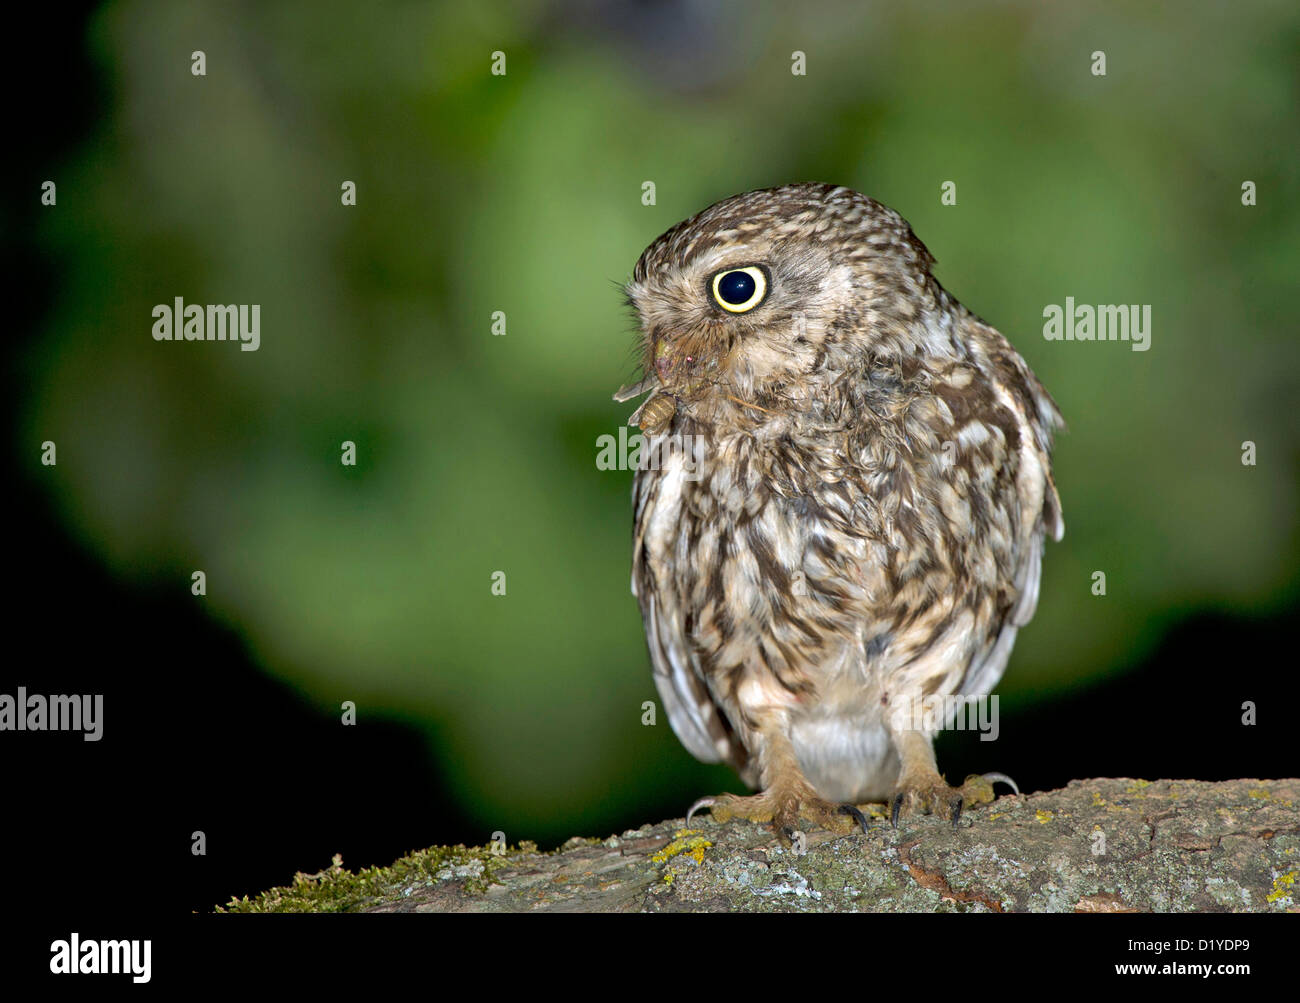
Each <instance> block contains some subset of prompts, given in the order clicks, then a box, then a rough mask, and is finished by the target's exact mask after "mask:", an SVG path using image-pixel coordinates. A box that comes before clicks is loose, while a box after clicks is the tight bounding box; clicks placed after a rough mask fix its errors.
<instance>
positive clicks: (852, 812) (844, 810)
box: [839, 804, 867, 833]
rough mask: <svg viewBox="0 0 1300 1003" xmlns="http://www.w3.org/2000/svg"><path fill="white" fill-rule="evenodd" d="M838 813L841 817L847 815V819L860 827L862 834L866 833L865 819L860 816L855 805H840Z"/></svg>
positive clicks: (860, 813)
mask: <svg viewBox="0 0 1300 1003" xmlns="http://www.w3.org/2000/svg"><path fill="white" fill-rule="evenodd" d="M839 812H840V814H841V815H847V816H849V818H851V819H853V821H855V822H857V823H858V825H859V826H861V827H862V831H863V832H864V833H865V832H866V831H867V817H866V816H865V815H863V814H862V812H861V811H860V810H859V809H858V806H857V805H855V804H842V805H840V808H839Z"/></svg>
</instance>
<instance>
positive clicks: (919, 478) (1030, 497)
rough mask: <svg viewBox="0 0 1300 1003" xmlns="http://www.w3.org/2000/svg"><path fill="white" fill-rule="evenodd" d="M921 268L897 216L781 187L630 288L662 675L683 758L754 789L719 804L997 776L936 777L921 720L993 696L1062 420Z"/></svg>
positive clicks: (1053, 531) (1035, 559)
mask: <svg viewBox="0 0 1300 1003" xmlns="http://www.w3.org/2000/svg"><path fill="white" fill-rule="evenodd" d="M933 264H934V259H933V258H932V257H931V256H930V253H929V252H928V251H927V250H926V248H925V246H924V245H923V244H922V243H921V242H920V241H919V240H918V239H917V238H916V236H915V235H914V234H913V233H912V230H911V228H910V227H909V226H908V224H907V222H906V221H905V220H904V219H903V218H902V217H901V216H899V215H898V214H897V213H895V212H894V211H893V210H891V209H888V208H887V207H885V206H883V205H881V204H880V203H878V202H876V201H874V200H872V199H870V198H867V197H866V196H864V195H860V194H859V193H857V192H854V191H851V190H849V189H847V188H837V187H833V186H830V185H789V186H786V187H784V188H776V189H769V190H764V191H756V192H749V193H747V194H744V195H738V196H735V197H734V198H729V199H726V200H724V201H722V202H719V203H717V204H716V205H713V206H711V207H710V208H708V209H706V210H704V211H703V212H701V213H699V214H698V215H696V216H693V217H691V218H690V219H688V220H686V221H684V222H683V223H680V224H679V225H677V226H675V227H673V229H671V230H669V231H668V232H667V233H665V234H664V235H663V236H662V237H660V238H659V239H658V240H656V241H655V242H654V243H653V244H651V245H650V247H649V248H647V249H646V251H645V253H644V254H642V255H641V259H640V260H639V261H638V262H637V265H636V270H635V272H634V274H633V278H632V281H631V282H630V283H629V284H628V286H627V291H628V295H629V298H630V300H631V302H632V304H633V306H634V307H635V309H636V311H637V314H638V317H639V320H640V326H641V331H642V335H643V366H644V378H643V379H642V380H641V382H640V383H639V384H637V385H635V386H632V387H629V388H627V389H625V390H622V391H620V393H619V394H618V395H616V396H617V397H618V398H619V399H622V400H627V399H630V398H631V397H633V396H636V395H638V394H641V393H649V394H650V396H649V397H648V398H647V400H646V401H645V403H643V404H642V406H641V408H639V409H638V411H637V414H636V415H635V416H634V423H640V424H641V425H642V427H643V429H645V434H646V437H647V442H646V447H645V448H644V449H643V455H644V456H646V457H648V458H650V459H651V461H652V462H649V463H646V464H643V469H641V470H639V471H638V473H637V475H636V482H635V489H634V495H635V520H636V523H635V550H634V554H633V569H632V590H633V592H634V593H635V594H636V596H637V598H638V600H639V602H640V605H641V612H642V616H643V618H644V621H645V629H646V636H647V640H648V643H649V648H650V654H651V658H652V661H653V663H654V678H655V682H656V684H657V687H658V690H659V693H660V696H661V698H662V700H663V703H664V707H665V710H666V712H667V715H668V719H669V721H670V722H671V724H672V727H673V729H674V731H675V732H676V733H677V735H678V737H679V738H680V739H681V741H682V743H683V744H684V745H685V746H686V747H687V749H689V750H690V751H691V752H692V753H693V754H694V755H695V756H696V757H698V758H699V759H702V760H705V761H724V762H727V763H730V764H731V765H733V766H734V767H735V768H736V769H737V770H738V771H739V772H740V774H741V776H742V777H743V779H744V780H745V782H746V783H748V784H749V785H750V786H751V787H753V788H756V789H758V790H759V791H760V793H759V794H757V795H755V796H754V797H751V798H737V797H734V796H731V795H721V796H719V797H716V798H706V799H704V800H703V801H702V802H700V804H703V805H707V806H708V807H710V808H711V809H712V812H713V815H714V817H715V818H723V819H725V818H727V817H730V816H733V815H738V816H743V817H747V818H751V819H758V820H763V821H771V822H773V824H774V827H775V828H776V831H777V832H778V834H780V835H781V836H782V838H788V837H789V836H790V834H791V833H792V831H793V830H794V829H795V828H798V825H797V822H798V819H799V818H800V817H804V818H807V819H809V820H811V821H814V822H817V823H820V824H823V825H827V826H831V827H836V828H841V827H843V825H844V824H845V823H846V822H847V820H848V819H849V818H852V817H859V816H857V813H856V810H854V809H846V808H842V807H841V805H843V804H846V803H847V804H848V805H853V804H856V803H862V802H868V801H880V800H890V799H892V800H893V802H894V807H895V818H897V813H898V810H899V809H900V808H901V809H904V810H907V811H913V810H918V809H919V810H935V811H938V812H940V813H942V814H946V815H950V816H951V817H952V818H953V819H954V821H955V820H956V817H957V814H958V813H959V812H960V808H961V798H962V797H963V796H964V797H965V798H966V799H967V800H971V799H974V800H980V799H981V794H980V792H981V791H982V790H983V791H986V790H987V788H988V785H987V784H984V785H982V788H981V786H980V785H978V784H975V785H971V784H969V783H968V785H967V786H966V787H964V788H962V789H960V790H957V789H953V788H950V787H948V785H947V784H946V783H945V782H944V781H943V779H942V777H940V775H939V773H938V771H937V768H936V765H935V760H934V753H933V751H932V741H933V737H934V733H935V731H936V730H937V729H938V727H941V726H942V722H939V723H936V722H934V721H933V720H930V721H928V722H927V721H925V720H923V719H922V717H921V716H919V715H917V714H916V710H917V707H918V705H919V704H920V703H921V702H922V701H925V700H926V699H927V698H951V697H956V696H967V697H977V696H982V695H984V694H987V693H988V692H989V691H990V690H991V689H992V687H993V686H994V685H995V684H996V683H997V681H998V679H999V678H1000V676H1001V675H1002V672H1003V669H1004V668H1005V666H1006V662H1007V657H1008V655H1009V654H1010V651H1011V645H1012V642H1013V641H1014V639H1015V635H1016V631H1017V629H1018V628H1019V627H1021V626H1023V625H1024V624H1026V623H1027V622H1028V621H1029V619H1030V617H1032V616H1033V613H1034V608H1035V605H1036V603H1037V600H1038V585H1039V568H1040V562H1041V556H1042V551H1043V539H1044V536H1045V535H1046V534H1050V535H1051V536H1052V537H1053V538H1055V539H1060V537H1061V533H1062V530H1063V524H1062V521H1061V508H1060V502H1059V500H1058V498H1057V494H1056V488H1055V486H1054V484H1053V481H1052V474H1051V462H1050V450H1051V438H1052V431H1053V428H1054V427H1055V426H1058V425H1060V424H1061V417H1060V414H1059V413H1058V411H1057V409H1056V406H1055V404H1054V403H1053V402H1052V399H1051V397H1050V396H1049V395H1048V393H1047V391H1046V390H1044V388H1043V387H1042V385H1041V384H1040V383H1039V382H1038V380H1037V379H1036V378H1035V376H1034V374H1033V373H1032V372H1031V371H1030V369H1029V366H1028V365H1027V364H1026V363H1025V361H1024V359H1022V358H1021V357H1020V356H1019V354H1017V352H1016V351H1015V349H1014V348H1012V347H1011V345H1010V344H1009V343H1008V342H1007V340H1006V339H1005V338H1004V337H1003V336H1002V335H1001V334H999V333H998V332H997V331H996V330H994V329H993V328H992V327H989V326H988V325H987V324H985V323H983V322H982V321H981V320H980V319H979V318H977V317H975V316H974V315H973V314H971V313H970V312H969V311H968V310H966V309H965V308H964V307H963V306H962V305H961V304H960V303H958V302H957V301H956V300H955V299H954V298H953V297H952V296H950V295H949V294H948V293H947V292H945V291H944V289H943V288H942V287H940V285H939V283H938V282H936V281H935V279H934V278H933V277H932V275H931V274H930V269H931V266H932V265H933ZM972 779H973V778H972ZM846 811H847V812H848V814H847V815H846V814H843V812H846Z"/></svg>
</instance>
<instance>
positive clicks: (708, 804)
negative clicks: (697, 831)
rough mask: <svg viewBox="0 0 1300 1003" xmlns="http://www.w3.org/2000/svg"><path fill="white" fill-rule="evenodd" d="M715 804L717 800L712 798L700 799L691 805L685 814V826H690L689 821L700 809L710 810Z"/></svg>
mask: <svg viewBox="0 0 1300 1003" xmlns="http://www.w3.org/2000/svg"><path fill="white" fill-rule="evenodd" d="M717 803H718V799H717V798H713V797H703V798H700V799H699V800H698V801H696V802H695V804H693V805H691V807H690V809H689V810H688V811H687V812H686V825H687V826H688V827H689V826H690V824H691V819H692V818H693V817H694V816H695V813H696V812H697V811H699V810H700V809H701V808H712V807H713V806H714V805H715V804H717Z"/></svg>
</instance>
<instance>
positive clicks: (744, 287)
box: [718, 272, 755, 306]
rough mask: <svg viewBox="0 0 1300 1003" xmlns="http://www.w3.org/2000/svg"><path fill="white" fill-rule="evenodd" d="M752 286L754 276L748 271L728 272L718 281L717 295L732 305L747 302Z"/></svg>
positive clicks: (752, 292) (751, 293) (752, 291)
mask: <svg viewBox="0 0 1300 1003" xmlns="http://www.w3.org/2000/svg"><path fill="white" fill-rule="evenodd" d="M754 288H755V286H754V276H752V275H750V274H749V273H748V272H728V273H727V274H726V275H724V276H722V278H721V279H720V280H719V281H718V295H719V296H721V297H722V298H723V299H724V300H726V301H727V302H728V303H730V304H731V305H732V306H740V304H742V303H747V302H749V298H750V297H751V296H753V295H754Z"/></svg>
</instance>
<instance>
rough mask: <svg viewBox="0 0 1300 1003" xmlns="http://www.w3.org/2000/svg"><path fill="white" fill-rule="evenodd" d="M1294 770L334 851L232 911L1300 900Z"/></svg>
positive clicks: (1065, 907)
mask: <svg viewBox="0 0 1300 1003" xmlns="http://www.w3.org/2000/svg"><path fill="white" fill-rule="evenodd" d="M1298 805H1300V780H1294V779H1291V780H1233V781H1226V782H1223V783H1205V782H1201V781H1192V780H1159V781H1153V782H1148V781H1145V780H1127V779H1100V780H1077V781H1073V782H1072V783H1071V784H1070V785H1069V786H1068V787H1065V788H1063V789H1062V790H1056V791H1048V792H1045V793H1037V794H1033V795H1029V796H1021V797H1011V796H1008V797H1003V798H1000V799H999V800H998V801H996V802H995V803H993V804H991V805H983V806H980V807H978V808H975V809H972V810H970V811H969V812H967V813H965V814H964V815H963V816H962V820H961V823H960V825H959V827H958V828H956V829H953V828H952V827H951V826H949V825H948V824H947V823H945V822H943V821H941V820H940V819H937V818H933V817H920V818H913V819H909V820H903V821H900V823H899V827H898V828H897V829H892V828H891V827H890V825H889V821H888V819H887V818H885V816H884V811H883V806H881V809H880V810H879V811H877V812H875V813H873V814H874V817H873V818H872V819H871V820H870V823H869V826H868V831H867V832H866V833H865V834H863V833H861V832H855V833H854V834H852V835H848V836H838V835H835V834H833V833H829V832H819V831H813V832H809V833H808V834H807V836H806V850H805V852H803V853H799V852H796V850H794V849H783V848H781V846H780V845H779V844H778V843H777V842H776V841H775V839H774V838H773V837H772V835H771V834H770V832H768V831H767V830H766V829H765V828H763V827H760V826H758V825H755V824H753V823H749V822H731V823H727V824H725V825H718V824H716V823H714V822H712V821H711V820H710V819H708V818H705V819H703V820H697V821H696V822H694V823H693V824H692V828H691V829H689V830H686V829H683V827H682V821H681V820H680V819H673V820H669V821H666V822H661V823H659V824H657V825H645V826H642V827H641V828H640V829H638V830H635V831H630V832H626V833H624V834H623V835H622V836H611V837H610V838H608V839H605V840H601V839H582V838H576V837H575V838H574V839H571V840H569V841H568V842H567V843H565V844H564V846H563V847H561V848H560V849H559V850H557V851H555V852H552V853H542V852H539V851H538V849H537V847H536V845H534V844H530V843H524V844H523V845H522V846H521V847H518V848H510V849H508V850H506V851H505V852H504V853H501V854H497V853H493V852H492V850H491V849H489V848H487V847H468V848H467V847H463V846H457V847H435V848H433V849H430V850H423V851H420V852H418V853H413V854H411V855H410V856H408V857H404V858H402V859H401V860H399V861H397V862H396V863H394V864H393V865H392V866H391V867H383V868H371V869H369V870H365V871H362V872H360V873H358V874H352V873H351V872H349V871H347V870H345V869H344V868H343V866H342V862H341V861H340V860H339V858H338V857H335V859H334V863H333V865H332V866H331V867H329V868H327V869H326V870H324V871H321V872H319V873H317V874H311V875H308V874H298V875H296V876H295V879H294V883H293V884H292V885H291V886H289V887H287V888H274V889H271V890H270V891H268V892H264V893H263V894H261V895H259V896H257V898H256V899H252V900H250V899H247V898H245V899H242V900H237V901H233V902H231V903H229V904H228V905H227V906H226V907H225V909H224V910H219V911H224V912H343V911H347V912H501V911H534V910H541V911H545V910H553V911H585V912H636V911H650V912H678V911H699V912H738V911H739V912H823V911H853V910H859V911H876V912H934V911H956V912H1023V911H1030V912H1146V911H1153V912H1186V911H1228V912H1300V807H1298Z"/></svg>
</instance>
